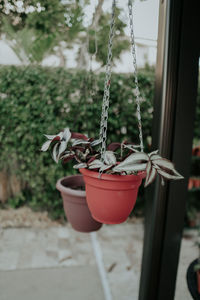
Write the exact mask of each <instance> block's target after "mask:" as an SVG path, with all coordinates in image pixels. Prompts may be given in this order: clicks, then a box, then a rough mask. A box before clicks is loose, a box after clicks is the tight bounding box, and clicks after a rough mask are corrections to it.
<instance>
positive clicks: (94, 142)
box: [90, 139, 101, 147]
mask: <svg viewBox="0 0 200 300" xmlns="http://www.w3.org/2000/svg"><path fill="white" fill-rule="evenodd" d="M100 143H101V140H99V139H98V140H94V141H92V142H91V143H90V145H91V146H92V147H94V146H97V145H99V144H100Z"/></svg>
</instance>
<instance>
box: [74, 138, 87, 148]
mask: <svg viewBox="0 0 200 300" xmlns="http://www.w3.org/2000/svg"><path fill="white" fill-rule="evenodd" d="M81 144H84V145H87V144H89V142H88V141H85V140H79V139H78V140H74V141H73V143H72V147H74V146H77V145H81Z"/></svg>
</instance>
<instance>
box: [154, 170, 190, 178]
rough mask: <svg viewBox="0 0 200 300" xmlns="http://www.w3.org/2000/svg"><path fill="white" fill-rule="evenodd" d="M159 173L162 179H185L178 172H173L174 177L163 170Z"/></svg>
mask: <svg viewBox="0 0 200 300" xmlns="http://www.w3.org/2000/svg"><path fill="white" fill-rule="evenodd" d="M174 171H175V172H174ZM157 172H158V174H160V175H161V176H162V177H164V178H166V179H174V180H178V179H183V178H184V177H183V176H182V175H180V174H179V173H178V172H177V171H176V170H172V172H173V173H174V175H173V174H169V173H167V171H163V170H157Z"/></svg>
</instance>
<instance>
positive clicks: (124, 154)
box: [41, 128, 183, 224]
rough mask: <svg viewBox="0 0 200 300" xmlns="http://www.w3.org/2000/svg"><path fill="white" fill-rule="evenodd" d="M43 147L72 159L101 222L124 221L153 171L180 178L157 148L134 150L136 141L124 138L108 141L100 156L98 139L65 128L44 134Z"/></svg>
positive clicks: (163, 176)
mask: <svg viewBox="0 0 200 300" xmlns="http://www.w3.org/2000/svg"><path fill="white" fill-rule="evenodd" d="M45 136H46V138H47V141H46V142H45V143H44V144H43V146H42V149H41V150H42V151H47V150H48V149H49V147H50V146H52V154H53V159H54V160H55V162H57V163H58V161H59V160H61V161H62V162H63V163H66V162H68V161H70V160H74V161H75V162H76V164H75V165H74V168H75V169H79V171H80V172H81V173H82V174H83V177H84V181H85V184H86V199H87V203H88V206H89V209H90V211H91V214H92V216H93V218H94V219H95V220H97V221H99V222H101V223H106V224H117V223H122V222H124V221H125V220H126V219H127V218H128V216H129V214H130V212H131V211H132V209H133V207H134V205H135V202H136V198H137V193H138V188H139V186H140V184H141V182H142V179H143V178H145V184H144V185H145V187H146V186H148V185H149V184H150V183H152V182H153V181H154V179H155V178H156V175H159V176H160V177H161V180H162V183H164V179H175V180H177V179H181V178H183V177H182V176H181V175H180V174H179V173H178V172H177V171H176V170H175V168H174V165H173V163H172V162H170V161H169V160H167V159H165V158H162V157H161V156H160V155H159V154H158V151H153V152H151V153H149V154H146V153H144V152H140V151H138V150H137V147H138V146H137V145H134V144H131V143H128V142H127V141H124V142H122V143H111V144H110V145H108V147H107V149H106V151H105V155H104V159H102V158H101V157H102V155H101V149H100V144H101V140H95V139H93V138H88V137H87V136H86V135H84V134H80V133H74V132H71V131H70V130H69V128H65V129H64V131H62V132H60V133H59V134H57V135H45Z"/></svg>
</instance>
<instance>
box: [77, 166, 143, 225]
mask: <svg viewBox="0 0 200 300" xmlns="http://www.w3.org/2000/svg"><path fill="white" fill-rule="evenodd" d="M79 171H80V172H81V173H82V174H83V176H84V181H85V185H86V199H87V203H88V207H89V209H90V211H91V213H92V216H93V218H94V219H95V220H97V221H99V222H101V223H105V224H119V223H122V222H124V221H126V219H127V218H128V216H129V214H130V213H131V211H132V209H133V207H134V205H135V202H136V199H137V194H138V188H139V186H140V184H141V182H142V178H144V177H145V172H140V173H139V174H138V175H125V176H123V175H110V174H102V175H101V178H99V173H98V172H94V171H90V170H88V169H80V170H79Z"/></svg>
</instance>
